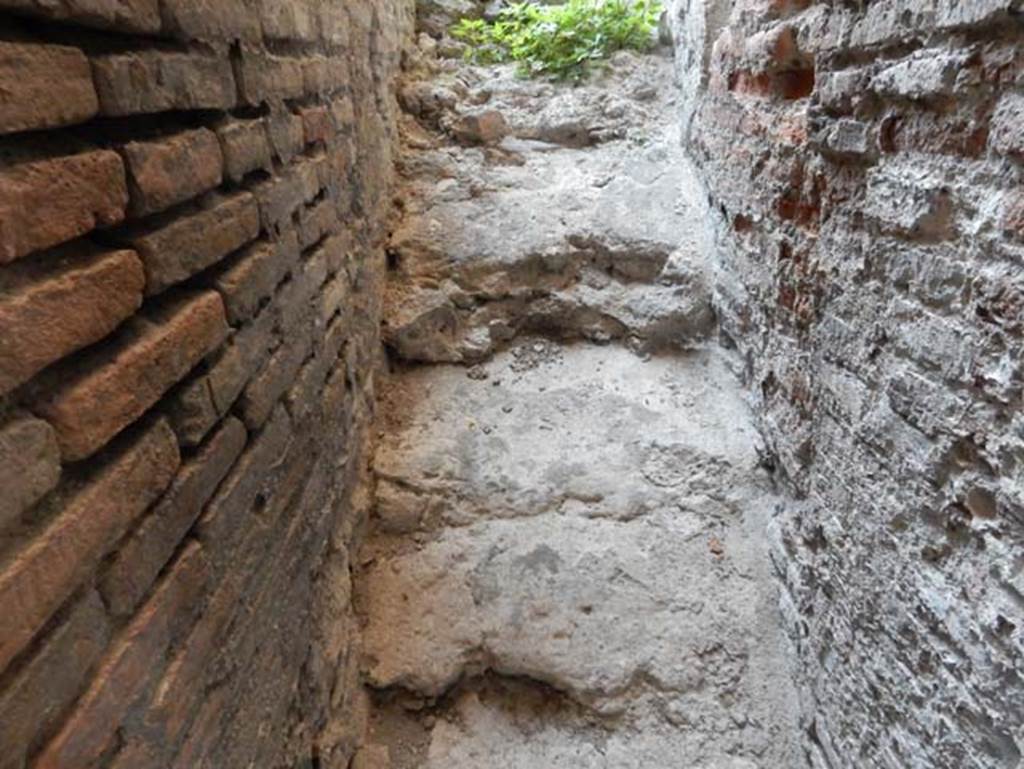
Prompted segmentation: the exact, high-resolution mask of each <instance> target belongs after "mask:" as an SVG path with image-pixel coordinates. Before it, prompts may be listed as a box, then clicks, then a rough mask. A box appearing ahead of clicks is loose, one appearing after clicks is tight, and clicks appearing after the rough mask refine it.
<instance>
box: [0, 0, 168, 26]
mask: <svg viewBox="0 0 1024 769" xmlns="http://www.w3.org/2000/svg"><path fill="white" fill-rule="evenodd" d="M0 9H4V10H8V11H17V12H18V13H26V14H32V15H34V16H40V17H42V18H46V19H53V20H54V21H68V22H74V23H75V24H82V25H84V26H88V27H97V28H100V29H111V30H117V31H119V32H134V33H142V34H146V33H153V32H157V31H159V29H160V7H159V0H117V2H111V0H60V2H40V0H0Z"/></svg>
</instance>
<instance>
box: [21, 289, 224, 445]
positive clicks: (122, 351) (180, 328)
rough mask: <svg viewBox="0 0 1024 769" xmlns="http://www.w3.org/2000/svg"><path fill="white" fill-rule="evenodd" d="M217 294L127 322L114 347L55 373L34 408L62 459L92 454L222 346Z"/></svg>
mask: <svg viewBox="0 0 1024 769" xmlns="http://www.w3.org/2000/svg"><path fill="white" fill-rule="evenodd" d="M226 335H227V322H226V319H225V317H224V304H223V302H222V301H221V298H220V295H219V294H218V293H217V292H215V291H201V292H190V293H188V294H185V295H183V296H182V297H180V298H177V299H175V300H174V301H172V302H167V303H164V304H163V305H161V306H159V307H157V308H156V309H154V310H152V311H150V312H148V313H147V314H146V315H144V316H137V317H135V318H133V319H132V320H131V321H129V323H128V325H127V326H126V328H125V329H124V330H123V331H122V332H120V333H119V334H118V335H117V337H116V338H115V339H114V340H113V341H112V343H111V344H110V345H108V346H106V347H104V348H102V349H97V350H95V351H91V352H90V354H89V355H86V356H84V357H82V358H80V359H79V360H77V361H75V362H74V364H73V365H71V366H68V367H66V368H65V369H62V370H59V371H55V372H54V381H53V382H51V383H50V387H49V388H48V389H46V390H44V391H43V392H42V393H41V394H40V396H39V397H38V398H37V399H36V400H35V402H34V404H33V410H34V411H35V412H36V413H37V414H38V415H39V416H41V417H43V418H44V419H46V420H47V421H48V422H50V424H52V425H53V426H54V428H55V429H56V430H57V440H58V443H59V444H60V447H61V455H62V456H63V457H64V459H65V460H69V461H77V460H79V459H84V458H85V457H87V456H89V455H91V454H92V453H93V452H95V451H96V450H97V449H99V448H100V447H102V446H103V445H104V444H106V443H107V441H109V440H110V439H111V438H112V437H113V436H115V435H117V433H119V432H120V431H121V430H123V429H124V428H125V427H127V426H128V425H129V424H131V423H132V422H134V421H135V420H136V419H138V418H139V417H140V416H142V414H143V413H145V412H146V410H147V409H149V407H150V406H152V405H153V404H154V403H156V402H157V400H159V399H160V397H161V396H162V395H163V394H164V393H165V392H166V391H167V390H168V389H170V387H171V386H173V385H174V384H175V383H176V382H178V381H180V380H181V378H182V377H184V376H185V375H186V374H187V373H188V372H189V371H190V370H191V369H192V368H193V366H195V365H196V364H197V363H198V362H199V361H200V360H202V358H203V357H204V356H206V355H207V354H209V353H210V352H211V351H212V350H214V349H216V348H217V346H219V345H220V343H221V342H222V341H223V340H224V337H225V336H226Z"/></svg>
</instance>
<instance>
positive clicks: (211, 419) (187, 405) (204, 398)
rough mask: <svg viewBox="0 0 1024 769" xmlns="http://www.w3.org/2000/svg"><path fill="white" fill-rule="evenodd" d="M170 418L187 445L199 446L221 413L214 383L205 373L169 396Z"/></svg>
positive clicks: (176, 431)
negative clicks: (214, 395) (212, 386)
mask: <svg viewBox="0 0 1024 769" xmlns="http://www.w3.org/2000/svg"><path fill="white" fill-rule="evenodd" d="M168 399H169V403H168V404H167V415H168V417H169V418H170V420H171V425H172V426H173V427H174V432H175V433H176V434H177V435H178V440H179V441H180V442H181V444H182V445H183V446H198V445H199V444H200V443H201V442H202V440H203V438H205V437H206V434H207V433H208V432H209V431H210V428H211V427H213V426H214V425H215V424H217V421H218V420H219V419H220V414H219V413H218V412H217V408H216V406H214V405H213V394H212V393H211V392H210V380H209V377H207V376H206V375H205V374H203V375H200V376H197V377H195V378H194V379H192V380H191V381H190V382H186V383H185V384H184V385H182V386H181V387H180V388H178V389H177V390H176V391H175V392H174V393H173V394H172V395H170V396H168Z"/></svg>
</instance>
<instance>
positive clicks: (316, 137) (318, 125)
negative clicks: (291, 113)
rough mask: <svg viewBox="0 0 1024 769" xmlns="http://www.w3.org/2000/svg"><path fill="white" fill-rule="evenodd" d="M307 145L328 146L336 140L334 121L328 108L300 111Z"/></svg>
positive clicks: (319, 107)
mask: <svg viewBox="0 0 1024 769" xmlns="http://www.w3.org/2000/svg"><path fill="white" fill-rule="evenodd" d="M299 117H300V118H301V119H302V130H303V136H304V137H305V142H306V144H326V143H327V142H329V141H330V140H331V139H333V138H334V130H335V129H334V119H333V117H332V116H331V113H330V112H329V111H328V110H327V108H326V107H323V106H317V107H306V108H305V109H301V110H299Z"/></svg>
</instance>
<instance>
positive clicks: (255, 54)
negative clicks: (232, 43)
mask: <svg viewBox="0 0 1024 769" xmlns="http://www.w3.org/2000/svg"><path fill="white" fill-rule="evenodd" d="M238 93H239V95H240V97H241V99H242V101H243V102H244V103H245V104H249V105H252V106H258V105H260V104H262V103H263V102H265V101H270V100H277V99H297V98H299V97H300V96H302V95H303V94H304V93H305V83H304V81H303V75H302V62H301V61H300V60H299V59H293V58H290V57H286V56H275V55H273V54H269V53H264V52H263V51H258V50H256V49H252V48H245V47H243V48H242V55H241V57H240V59H239V62H238Z"/></svg>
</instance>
